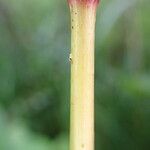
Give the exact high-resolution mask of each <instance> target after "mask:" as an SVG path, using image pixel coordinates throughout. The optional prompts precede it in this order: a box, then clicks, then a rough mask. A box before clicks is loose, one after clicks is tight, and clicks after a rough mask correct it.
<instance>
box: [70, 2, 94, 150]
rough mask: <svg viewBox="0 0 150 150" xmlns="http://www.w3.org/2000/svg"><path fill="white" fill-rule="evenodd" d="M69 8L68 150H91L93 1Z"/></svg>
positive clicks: (92, 114)
mask: <svg viewBox="0 0 150 150" xmlns="http://www.w3.org/2000/svg"><path fill="white" fill-rule="evenodd" d="M76 1H77V2H75V3H74V4H70V9H71V54H70V60H71V117H70V122H71V125H70V150H94V37H95V19H96V7H97V5H96V4H91V5H90V4H86V5H85V4H84V3H81V2H78V1H79V0H76Z"/></svg>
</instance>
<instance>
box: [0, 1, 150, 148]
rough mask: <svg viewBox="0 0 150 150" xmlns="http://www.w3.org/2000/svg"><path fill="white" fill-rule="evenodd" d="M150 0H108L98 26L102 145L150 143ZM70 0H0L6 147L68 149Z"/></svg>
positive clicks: (1, 122)
mask: <svg viewBox="0 0 150 150" xmlns="http://www.w3.org/2000/svg"><path fill="white" fill-rule="evenodd" d="M149 14H150V1H149V0H102V2H101V9H99V10H98V15H97V28H96V52H95V55H96V67H95V69H96V74H95V106H96V150H120V149H121V150H147V149H148V148H149V147H150V144H149V141H150V139H149V137H150V130H149V129H150V119H149V117H150V19H149ZM69 49H70V15H69V9H68V6H67V4H66V1H65V0H0V150H67V149H68V135H69V133H68V131H69V87H70V86H69V82H70V79H69V78H70V75H69V74H70V73H69V72H70V69H69V68H70V65H69V61H68V56H69V51H70V50H69Z"/></svg>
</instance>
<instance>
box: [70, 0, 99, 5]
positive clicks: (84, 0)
mask: <svg viewBox="0 0 150 150" xmlns="http://www.w3.org/2000/svg"><path fill="white" fill-rule="evenodd" d="M99 1H100V0H68V3H69V5H73V4H83V5H98V3H99Z"/></svg>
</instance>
